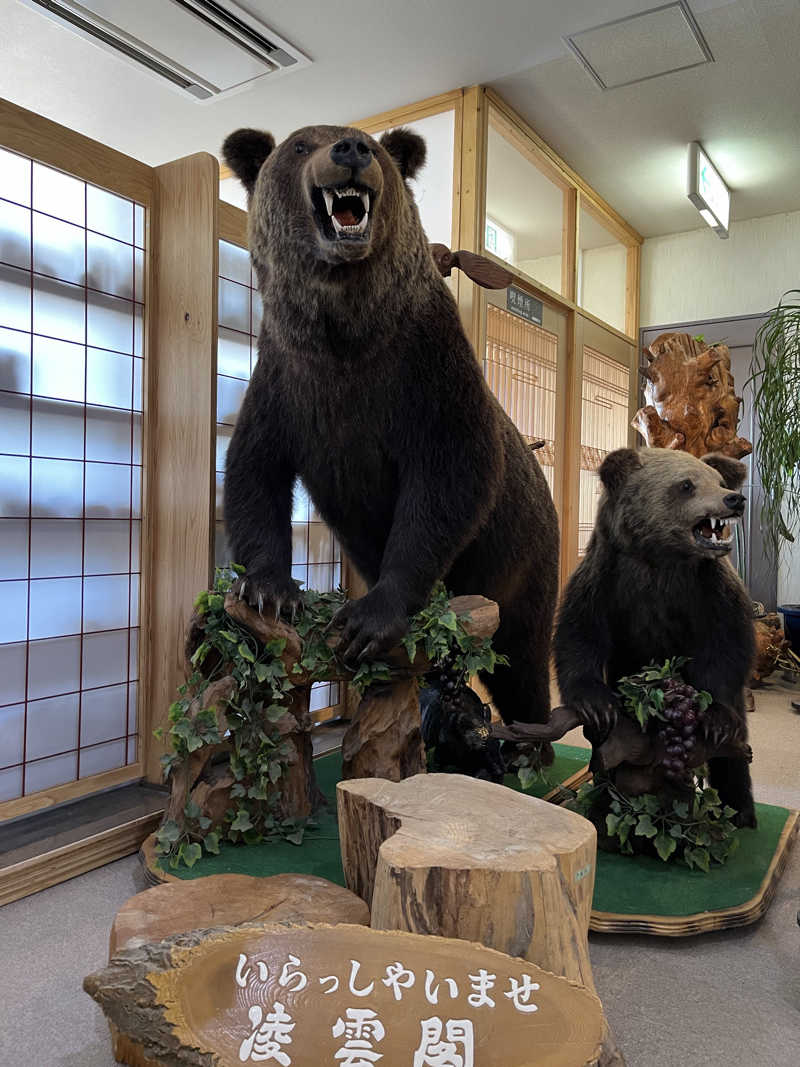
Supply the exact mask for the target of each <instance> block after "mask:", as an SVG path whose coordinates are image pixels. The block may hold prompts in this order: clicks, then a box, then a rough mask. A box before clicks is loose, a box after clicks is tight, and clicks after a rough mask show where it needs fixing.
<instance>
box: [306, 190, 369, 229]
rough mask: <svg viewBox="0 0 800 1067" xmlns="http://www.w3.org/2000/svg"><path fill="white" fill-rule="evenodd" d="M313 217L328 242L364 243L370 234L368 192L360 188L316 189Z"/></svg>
mask: <svg viewBox="0 0 800 1067" xmlns="http://www.w3.org/2000/svg"><path fill="white" fill-rule="evenodd" d="M311 199H312V201H313V204H314V214H315V216H316V218H317V223H318V225H319V227H320V229H321V230H322V233H323V235H324V236H325V237H326V238H327V239H328V240H329V241H354V240H355V241H365V240H366V239H367V237H368V235H369V218H370V206H371V203H372V194H371V190H369V189H367V188H365V187H363V186H360V187H359V186H355V185H345V186H340V187H338V188H334V187H332V186H331V187H328V188H323V187H320V186H315V188H314V189H313V190H312V193H311Z"/></svg>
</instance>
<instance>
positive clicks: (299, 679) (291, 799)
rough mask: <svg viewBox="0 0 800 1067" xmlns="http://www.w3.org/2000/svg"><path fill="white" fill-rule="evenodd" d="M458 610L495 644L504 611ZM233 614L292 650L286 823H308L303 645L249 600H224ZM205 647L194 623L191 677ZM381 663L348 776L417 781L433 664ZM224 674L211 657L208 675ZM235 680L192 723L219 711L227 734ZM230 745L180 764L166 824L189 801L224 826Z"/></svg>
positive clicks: (285, 725)
mask: <svg viewBox="0 0 800 1067" xmlns="http://www.w3.org/2000/svg"><path fill="white" fill-rule="evenodd" d="M450 608H451V610H452V611H453V612H454V613H455V614H456V615H457V616H458V617H459V618H460V619H461V621H462V623H463V624H464V627H465V629H466V631H467V633H468V634H470V635H471V636H473V637H476V638H479V639H480V638H484V637H491V635H492V634H493V633H494V632H495V630H496V629H497V627H498V625H499V621H500V615H499V609H498V607H497V604H495V603H494V601H491V600H487V599H486V598H485V597H481V596H460V597H454V598H453V599H452V600H451V601H450ZM225 610H226V612H227V613H228V614H229V615H230V616H231V617H232V618H234V619H236V621H237V622H239V623H240V624H241V625H242V626H244V627H246V628H247V629H248V630H249V631H250V632H251V633H252V634H253V636H254V637H256V638H257V640H258V641H260V642H261V643H264V644H266V643H267V642H269V641H271V640H273V639H274V638H282V639H283V640H284V641H285V642H286V645H285V648H284V651H283V654H282V659H283V663H284V666H285V668H286V671H287V673H288V675H289V677H290V678H291V679H292V681H293V682H294V686H295V688H294V689H292V690H291V691H290V697H289V699H290V704H289V709H288V712H287V714H286V715H284V716H283V717H282V718H281V719H280V720H279V721H278V728H279V729H280V731H281V732H282V734H283V739H284V740H285V741H286V742H288V744H289V746H290V751H291V756H290V759H289V762H288V765H287V767H286V769H285V771H284V773H283V775H282V776H281V778H280V790H281V804H280V812H281V815H282V817H283V818H306V817H307V816H309V815H311V814H312V813H313V812H314V811H315V810H317V808H318V807H319V806H320V804H321V803H322V800H323V798H322V794H321V792H320V791H319V789H318V788H317V784H316V778H315V775H314V761H313V752H312V745H311V730H312V719H311V714H310V712H309V702H310V694H311V685H312V680H311V678H310V677H308V675H307V674H305V673H299V674H296V673H295V672H294V667H295V665H296V664H297V663H298V662H299V661H300V660H301V658H302V654H303V643H302V640H301V638H300V636H299V634H298V633H297V631H296V630H295V629H294V628H293V627H292V626H290V625H289V624H288V623H287V622H285V621H284V620H282V619H274V618H268V617H266V616H262V615H259V613H258V612H257V611H256V610H255V609H253V608H251V607H250V606H249V605H248V604H246V603H245V602H244V601H242V600H239V599H238V598H237V597H236V596H234V595H233V594H231V593H229V594H228V595H227V596H226V598H225ZM202 640H203V625H202V617H201V616H193V617H192V619H191V621H190V623H189V627H188V631H187V636H186V647H185V657H186V666H185V670H186V676H187V678H188V677H189V676H190V674H191V672H192V671H193V670H194V669H195V668H194V667H192V665H191V658H192V655H193V654H194V652H195V651H196V649H197V648H198V647H199V645H200V643H201V642H202ZM337 641H338V635H337V633H336V631H335V630H333V631H332V632H331V634H330V636H329V638H328V643H329V644H330V645H331V647H333V646H335V645H336V643H337ZM382 659H383V660H384V661H385V662H386V663H388V665H389V667H390V668H391V670H392V680H391V681H390V682H387V683H385V684H380V685H374V686H371V687H369V688H368V689H367V690H366V691H365V693H364V695H363V697H362V699H361V701H360V703H359V705H358V707H357V709H356V711H355V713H354V715H353V718H352V721H351V723H350V726H349V727H348V729H347V732H346V733H345V736H344V739H343V742H342V751H343V760H344V768H343V773H344V776H345V777H359V778H363V777H368V776H372V775H380V776H381V777H384V778H391V779H393V780H398V779H400V778H405V777H407V776H408V775H412V774H418V773H419V772H420V771H423V770H424V768H425V754H424V751H423V746H422V737H421V732H420V711H419V700H418V696H417V681H416V679H417V677H418V676H419V675H421V674H425V673H426V672H427V671H428V670H430V667H431V664H430V662H429V661H428V660H427V659H426V658H425V656H424V655H423V654H422V652H421V651H418V652H417V655H416V657H415V659H414V662H413V663H411V662H410V661H409V658H408V654H407V653H406V651H405V649H404V648H403V647H402V646H401V645H399V646H398V647H397V648H395V649H392V650H391V651H390V652H389V653H388V654H387V655H386V656H384V657H382ZM218 667H219V664H218V663H217V662H214V661H213V660H212V659H211V658H210V657H209V659H208V660H206V661H205V662H204V663H203V665H202V667H201V670H203V671H206V670H215V669H217V668H218ZM350 678H352V671H350V670H348V669H347V668H346V667H344V666H343V665H341V664H338V663H337V664H334V665H333V666H332V668H331V670H330V671H329V672H328V673H327V674H326V675H325V679H326V680H332V681H343V682H346V681H348V680H349V679H350ZM234 686H235V683H234V680H233V678H232V677H230V676H228V675H225V676H223V677H222V678H221V679H220V680H219V681H216V682H214V683H213V684H212V685H210V686H209V687H208V688H207V689H206V690H205V692H204V694H203V695H202V696H201V697H198V698H197V699H196V700H195V701H194V702H193V704H192V706H191V707H190V709H189V712H188V715H189V717H190V718H193V717H194V716H196V715H197V714H198V713H199V712H200V711H203V710H206V709H209V708H214V709H215V710H216V715H217V722H218V725H219V732H220V735H223V734H224V733H225V731H226V730H227V723H226V720H225V707H226V703H227V700H228V698H230V697H231V695H232V694H233V691H234ZM230 748H231V744H230V741H228V740H223V741H222V742H220V743H219V744H213V745H212V744H209V745H204V746H202V747H201V748H198V749H197V750H196V751H194V752H193V753H192V754H191V755H190V756H189V758H188V759H187V760H186V761H185V762H183V763H181V764H178V765H176V767H175V768H174V770H173V772H172V774H171V776H170V800H169V805H168V808H167V813H166V816H165V819H167V820H169V819H172V820H174V821H176V822H177V823H178V824H179V825H182V822H183V812H184V807H185V805H186V803H187V801H192V802H194V803H195V804H197V805H199V807H200V809H201V812H202V815H203V816H204V817H206V818H210V819H211V821H212V828H213V827H216V826H218V825H220V823H221V822H222V819H223V817H224V815H225V812H226V811H227V810H228V808H230V807H231V788H232V787H233V784H234V780H233V776H232V774H231V773H230V770H229V769H228V755H229V753H230Z"/></svg>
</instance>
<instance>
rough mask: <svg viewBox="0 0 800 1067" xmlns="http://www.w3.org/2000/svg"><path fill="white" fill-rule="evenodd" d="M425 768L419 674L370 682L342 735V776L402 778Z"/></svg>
mask: <svg viewBox="0 0 800 1067" xmlns="http://www.w3.org/2000/svg"><path fill="white" fill-rule="evenodd" d="M424 770H425V748H424V746H423V744H422V729H421V722H420V707H419V686H418V685H417V680H416V678H407V679H405V680H403V681H399V682H395V683H394V684H392V685H372V686H370V687H369V689H367V691H366V692H365V693H364V696H363V697H362V698H361V700H360V701H359V704H358V707H357V708H356V710H355V713H354V714H353V717H352V719H351V721H350V725H349V726H348V728H347V730H346V732H345V735H344V737H343V738H342V777H343V778H370V777H374V778H388V779H390V780H391V781H393V782H399V781H400V780H401V779H402V778H410V777H411V776H412V775H414V774H421V773H422V772H423V771H424Z"/></svg>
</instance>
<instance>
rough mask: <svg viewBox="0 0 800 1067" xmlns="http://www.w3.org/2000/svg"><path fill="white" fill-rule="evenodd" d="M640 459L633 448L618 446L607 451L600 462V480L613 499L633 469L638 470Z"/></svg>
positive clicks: (640, 463)
mask: <svg viewBox="0 0 800 1067" xmlns="http://www.w3.org/2000/svg"><path fill="white" fill-rule="evenodd" d="M641 465H642V461H641V459H640V457H639V453H638V452H636V450H635V449H633V448H618V449H616V451H614V452H609V454H608V455H607V456H606V458H605V459H604V460H603V462H602V463H601V464H600V470H599V472H598V473H599V474H600V481H601V482H602V483H603V485H604V486H605V488H606V492H607V493H608V495H609V496H610V497H611V498H612V499H613V498H614V497H615V496H616V495H617V493H619V491H620V489H621V488H622V487H623V485H624V484H625V482H627V480H628V478H629V477H630V476H631V474H633V472H634V471H636V470H639V468H640V467H641Z"/></svg>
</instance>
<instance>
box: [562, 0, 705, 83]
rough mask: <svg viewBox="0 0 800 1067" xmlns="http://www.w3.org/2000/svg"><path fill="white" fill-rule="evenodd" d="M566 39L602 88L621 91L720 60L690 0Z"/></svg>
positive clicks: (608, 23)
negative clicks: (689, 3)
mask: <svg viewBox="0 0 800 1067" xmlns="http://www.w3.org/2000/svg"><path fill="white" fill-rule="evenodd" d="M564 41H565V43H566V44H567V46H568V47H569V48H570V49H571V50H572V52H573V53H574V54H575V57H576V58H577V60H578V62H579V63H580V64H581V65H582V66H583V67H584V69H585V70H586V71H587V73H588V74H590V75H591V76H592V77H593V78H594V80H595V81H596V82H597V84H598V85H599V86H600V88H601V89H620V88H622V86H623V85H634V84H636V82H643V81H649V80H650V78H660V77H661V76H662V75H664V74H672V73H674V72H675V71H678V70H689V69H690V68H691V67H699V66H701V65H702V64H704V63H713V62H714V57H713V56H712V54H711V49H710V48H709V47H708V42H707V41H706V39H705V37H704V36H703V32H702V30H701V29H700V27H699V26H698V25H697V21H696V19H695V17H694V15H693V14H692V12H691V11H690V10H689V5H688V4H687V3H686V2H685V0H675V2H674V3H671V4H662V5H661V7H653V8H650V10H649V11H640V12H638V13H637V14H635V15H627V16H626V17H625V18H621V19H615V20H614V21H613V22H606V23H604V24H603V25H602V26H595V27H594V28H593V29H591V30H582V31H581V32H580V33H573V34H572V35H571V36H570V37H565V38H564Z"/></svg>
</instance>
